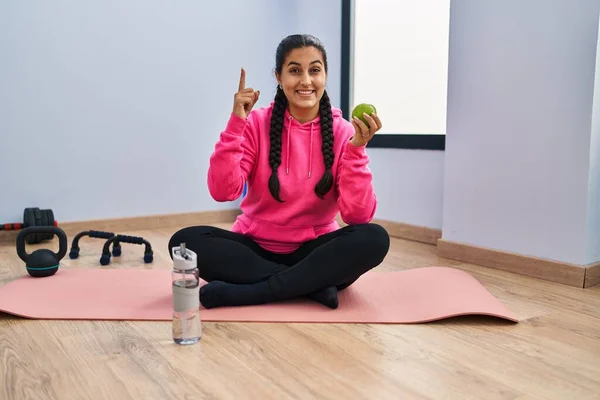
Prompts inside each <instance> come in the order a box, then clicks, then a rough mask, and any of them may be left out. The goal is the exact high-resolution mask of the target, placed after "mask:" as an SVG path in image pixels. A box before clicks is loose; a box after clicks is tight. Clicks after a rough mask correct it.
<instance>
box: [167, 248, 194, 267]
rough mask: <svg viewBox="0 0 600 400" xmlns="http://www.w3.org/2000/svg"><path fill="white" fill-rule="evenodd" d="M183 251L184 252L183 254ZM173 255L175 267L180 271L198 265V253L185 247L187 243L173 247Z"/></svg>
mask: <svg viewBox="0 0 600 400" xmlns="http://www.w3.org/2000/svg"><path fill="white" fill-rule="evenodd" d="M182 252H183V254H182ZM171 254H172V256H173V268H174V269H177V270H180V271H189V270H191V269H194V268H196V267H197V263H196V259H197V256H196V253H194V252H193V251H192V250H190V249H186V248H185V243H182V244H181V246H176V247H173V248H172V249H171Z"/></svg>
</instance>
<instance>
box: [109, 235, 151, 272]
mask: <svg viewBox="0 0 600 400" xmlns="http://www.w3.org/2000/svg"><path fill="white" fill-rule="evenodd" d="M114 242H121V243H132V244H143V245H145V246H146V248H145V250H144V262H145V263H146V264H148V263H151V262H152V260H153V259H154V252H153V251H152V246H151V245H150V242H148V241H147V240H145V239H144V238H142V237H137V236H127V235H115V236H113V237H111V238H110V239H108V240H107V241H106V242H105V243H104V247H103V248H102V257H100V264H102V265H108V264H109V263H110V251H108V249H109V248H110V245H111V243H114Z"/></svg>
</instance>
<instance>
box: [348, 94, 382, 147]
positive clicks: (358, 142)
mask: <svg viewBox="0 0 600 400" xmlns="http://www.w3.org/2000/svg"><path fill="white" fill-rule="evenodd" d="M352 125H354V137H353V138H352V140H351V141H350V142H351V143H352V144H353V145H354V146H364V145H366V144H367V143H368V142H369V140H371V139H372V138H373V136H374V135H375V132H377V131H378V130H380V129H381V121H380V120H379V117H378V116H377V110H376V109H375V106H373V105H371V104H364V103H363V104H359V105H357V106H356V107H354V110H352Z"/></svg>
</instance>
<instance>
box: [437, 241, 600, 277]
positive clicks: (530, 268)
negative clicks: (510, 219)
mask: <svg viewBox="0 0 600 400" xmlns="http://www.w3.org/2000/svg"><path fill="white" fill-rule="evenodd" d="M437 250H438V256H440V257H443V258H448V259H452V260H457V261H463V262H468V263H470V264H475V265H481V266H485V267H491V268H497V269H500V270H503V271H508V272H513V273H516V274H520V275H526V276H530V277H533V278H539V279H544V280H547V281H551V282H557V283H562V284H566V285H569V286H575V287H580V288H583V287H590V286H593V285H596V284H598V283H600V263H596V264H590V265H577V264H569V263H563V262H559V261H553V260H546V259H543V258H537V257H532V256H526V255H521V254H516V253H510V252H505V251H500V250H494V249H488V248H484V247H478V246H473V245H469V244H465V243H458V242H453V241H449V240H445V239H439V240H438V242H437Z"/></svg>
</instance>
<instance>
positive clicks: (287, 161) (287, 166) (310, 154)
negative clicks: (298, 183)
mask: <svg viewBox="0 0 600 400" xmlns="http://www.w3.org/2000/svg"><path fill="white" fill-rule="evenodd" d="M292 119H293V117H291V116H290V117H289V118H288V129H287V146H286V151H285V174H286V175H289V174H290V143H291V142H292V136H291V134H292ZM314 128H315V123H314V122H311V124H310V146H309V150H308V177H309V178H310V177H311V176H312V158H313V136H314Z"/></svg>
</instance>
